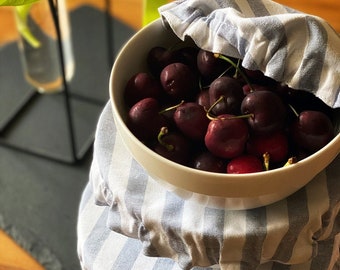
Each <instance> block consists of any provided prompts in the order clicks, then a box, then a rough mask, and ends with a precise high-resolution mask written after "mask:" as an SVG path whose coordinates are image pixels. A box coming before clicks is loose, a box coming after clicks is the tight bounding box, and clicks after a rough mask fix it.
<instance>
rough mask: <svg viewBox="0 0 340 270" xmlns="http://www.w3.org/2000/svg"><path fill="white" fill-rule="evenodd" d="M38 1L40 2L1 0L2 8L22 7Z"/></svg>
mask: <svg viewBox="0 0 340 270" xmlns="http://www.w3.org/2000/svg"><path fill="white" fill-rule="evenodd" d="M38 1H39V0H0V6H22V5H27V4H33V3H34V2H38Z"/></svg>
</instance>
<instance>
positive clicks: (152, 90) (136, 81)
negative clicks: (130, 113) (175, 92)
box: [124, 72, 163, 107]
mask: <svg viewBox="0 0 340 270" xmlns="http://www.w3.org/2000/svg"><path fill="white" fill-rule="evenodd" d="M162 93H163V90H162V85H161V84H160V82H159V81H158V80H156V79H155V78H154V77H153V76H151V75H150V74H149V73H146V72H139V73H137V74H135V75H133V76H132V77H131V78H130V80H129V81H128V82H127V84H126V87H125V92H124V98H125V102H126V103H127V105H128V106H129V107H131V106H133V105H134V104H135V103H136V102H138V101H140V100H142V99H144V98H147V97H153V98H156V99H158V98H159V97H160V96H161V94H162Z"/></svg>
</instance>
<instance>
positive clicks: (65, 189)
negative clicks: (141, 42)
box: [0, 0, 340, 270]
mask: <svg viewBox="0 0 340 270" xmlns="http://www.w3.org/2000/svg"><path fill="white" fill-rule="evenodd" d="M42 1H45V0H42ZM150 2H152V5H151V6H146V5H145V3H143V1H142V0H66V6H67V10H68V12H69V16H70V28H71V37H72V43H73V53H74V61H75V72H74V76H73V77H72V79H71V80H70V81H69V82H68V84H67V87H68V93H69V94H68V95H67V96H66V97H65V94H64V93H59V94H54V95H40V94H37V92H36V91H35V89H34V87H32V86H31V85H30V84H29V83H27V81H26V80H25V78H24V74H23V71H22V64H21V61H20V57H19V56H20V53H19V50H18V46H17V45H18V39H19V34H18V31H17V27H16V23H15V18H14V12H13V8H12V7H0V269H10V268H9V266H12V267H13V269H16V268H14V267H15V266H16V267H17V268H18V269H30V270H35V269H36V270H39V269H44V268H39V267H41V266H39V264H37V261H38V262H40V264H42V265H44V267H45V269H65V270H78V269H80V266H79V262H78V258H77V253H76V241H77V240H76V219H77V211H78V204H79V200H80V196H81V193H82V190H83V188H84V187H85V184H86V182H87V181H88V173H89V169H90V165H91V158H92V156H91V154H92V153H91V150H92V149H91V147H92V142H93V138H94V132H95V128H96V123H97V121H98V117H99V116H100V112H101V111H102V109H103V107H104V106H105V104H106V103H107V102H108V100H109V92H108V80H109V75H110V71H111V67H112V64H113V63H114V58H115V56H116V55H117V53H118V52H119V50H120V48H121V47H122V46H123V45H124V43H125V42H126V41H127V40H128V39H129V38H130V37H131V36H132V35H133V34H134V33H135V32H136V31H138V30H139V29H140V28H141V27H142V26H143V24H145V23H147V22H148V21H149V20H151V19H152V18H154V16H155V14H156V15H157V12H156V9H155V7H157V5H159V4H158V1H150ZM165 2H166V1H159V3H161V4H163V3H165ZM277 2H279V3H281V4H285V5H287V6H290V7H292V8H295V9H297V10H299V11H303V12H306V13H310V14H313V15H317V16H320V17H322V18H324V19H325V20H327V21H328V22H329V23H330V24H331V25H332V26H333V27H334V28H335V30H336V31H337V32H338V33H339V32H340V20H339V19H338V14H339V11H340V4H339V2H338V1H337V0H301V1H292V0H278V1H277ZM146 8H150V9H151V11H150V10H149V11H148V12H149V13H148V15H149V16H150V17H145V11H146ZM150 12H151V13H150ZM150 14H151V15H150ZM68 102H69V103H68ZM68 105H70V107H68ZM70 108H71V111H70V113H68V109H70ZM70 119H71V120H70ZM70 121H71V127H70ZM70 129H71V130H72V131H73V134H71V136H70ZM72 135H73V136H72ZM70 137H71V139H70ZM72 138H73V139H72ZM20 247H21V248H23V249H20ZM19 255H20V256H21V257H20V256H19ZM26 255H28V257H25V256H26ZM30 256H32V258H34V260H33V259H32V258H31V257H30ZM20 258H21V259H20ZM30 259H32V260H30ZM6 265H7V266H6ZM5 267H8V268H5ZM20 267H21V268H20ZM23 267H26V268H23ZM11 269H12V268H11Z"/></svg>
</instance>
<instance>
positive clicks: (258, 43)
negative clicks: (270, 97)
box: [159, 0, 340, 107]
mask: <svg viewBox="0 0 340 270" xmlns="http://www.w3.org/2000/svg"><path fill="white" fill-rule="evenodd" d="M159 12H160V15H161V16H162V19H163V22H164V24H167V25H169V26H170V27H171V29H172V30H173V31H174V33H175V34H176V35H177V36H178V37H179V38H180V39H182V40H184V39H185V38H187V37H190V38H191V39H193V41H194V42H195V43H196V44H197V45H198V46H199V47H200V48H202V49H205V50H208V51H212V52H216V53H222V54H225V55H228V56H231V57H237V58H241V59H242V60H243V61H242V65H243V66H244V67H245V68H248V69H251V70H256V69H258V70H261V71H262V72H263V73H264V74H265V75H266V76H268V77H271V78H273V79H275V80H277V81H279V82H282V83H286V84H287V85H289V86H290V87H292V88H294V89H303V90H308V91H311V92H313V93H314V94H315V95H316V96H318V97H319V98H321V99H322V100H323V101H324V102H325V103H326V104H328V105H329V106H331V107H334V106H336V105H335V104H336V100H337V98H338V95H339V91H340V88H339V87H340V64H339V63H340V37H339V35H338V34H337V33H336V32H335V30H334V29H333V28H332V27H331V26H330V25H329V24H328V23H327V22H326V21H324V20H323V19H321V18H319V17H317V16H312V15H309V14H305V13H301V12H298V11H296V10H293V9H291V8H288V7H285V6H283V5H280V4H278V3H275V2H273V1H270V0H252V1H250V0H249V1H247V0H237V1H236V0H225V1H216V0H211V1H204V0H187V1H174V2H172V3H170V4H167V5H164V6H162V7H160V8H159Z"/></svg>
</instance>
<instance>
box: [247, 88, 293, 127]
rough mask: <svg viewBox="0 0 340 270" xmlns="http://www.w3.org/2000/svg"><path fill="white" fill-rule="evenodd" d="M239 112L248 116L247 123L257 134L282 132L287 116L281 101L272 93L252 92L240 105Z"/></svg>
mask: <svg viewBox="0 0 340 270" xmlns="http://www.w3.org/2000/svg"><path fill="white" fill-rule="evenodd" d="M241 112H242V113H243V114H250V115H251V117H248V123H249V126H250V128H251V130H252V131H253V132H254V133H257V134H269V133H272V132H275V131H278V130H282V129H283V127H284V125H285V121H286V115H287V108H286V105H285V104H284V103H283V100H282V99H281V98H280V97H279V96H278V95H277V94H276V93H274V92H272V91H266V90H263V91H253V92H251V93H249V94H248V95H246V96H245V98H244V99H243V101H242V103H241Z"/></svg>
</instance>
